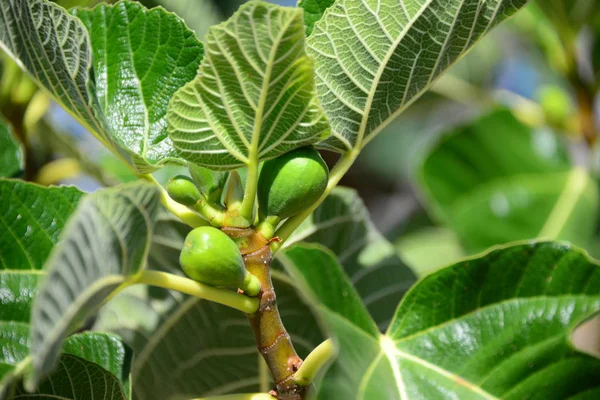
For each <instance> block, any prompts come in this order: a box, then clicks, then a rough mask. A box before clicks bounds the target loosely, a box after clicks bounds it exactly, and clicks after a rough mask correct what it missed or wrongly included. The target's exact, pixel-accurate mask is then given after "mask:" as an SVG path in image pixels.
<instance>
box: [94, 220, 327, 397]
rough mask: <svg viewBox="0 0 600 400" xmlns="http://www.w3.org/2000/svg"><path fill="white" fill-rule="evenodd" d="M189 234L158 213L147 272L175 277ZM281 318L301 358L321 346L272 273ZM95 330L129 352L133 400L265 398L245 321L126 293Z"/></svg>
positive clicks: (183, 301)
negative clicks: (123, 343)
mask: <svg viewBox="0 0 600 400" xmlns="http://www.w3.org/2000/svg"><path fill="white" fill-rule="evenodd" d="M189 230H190V228H189V227H187V226H185V225H184V224H182V223H181V222H178V221H177V220H175V219H173V217H172V216H170V215H167V214H166V213H164V214H161V215H160V216H159V218H158V220H157V224H156V227H155V232H156V233H155V235H154V237H153V245H152V249H151V251H150V258H149V261H148V265H149V267H151V268H155V269H162V270H167V271H169V272H172V273H181V269H180V267H179V252H180V251H181V248H182V246H183V242H184V238H185V236H186V235H187V233H188V232H189ZM273 274H274V275H273V281H274V285H275V287H276V291H277V303H278V306H279V310H280V314H281V318H282V320H283V322H284V324H285V327H286V328H287V330H288V332H289V333H290V336H291V338H292V341H293V342H294V345H295V346H296V350H297V351H298V352H299V354H300V356H301V357H304V356H306V355H307V354H308V353H309V352H310V351H311V350H312V349H313V348H315V347H316V346H317V345H318V344H319V343H320V342H321V341H322V334H321V329H320V328H319V326H318V324H317V323H316V321H315V318H314V317H313V315H312V312H311V310H310V309H309V308H308V307H307V306H306V305H305V304H304V303H303V301H302V300H301V299H300V298H299V296H298V294H297V292H296V290H295V287H294V286H293V284H292V282H291V281H290V279H289V277H288V276H287V275H285V274H284V273H283V272H281V271H274V272H273ZM95 328H96V329H100V330H105V331H110V332H114V333H116V334H118V335H119V336H121V337H123V339H124V340H125V341H126V342H127V343H128V344H129V345H130V346H131V347H132V348H133V350H134V352H135V353H136V358H135V362H134V364H133V368H132V369H133V371H135V372H134V375H133V378H132V383H133V385H132V386H133V397H134V398H135V399H140V400H142V399H143V400H162V399H165V398H169V396H174V397H175V398H194V397H199V396H202V397H203V396H212V395H219V394H227V393H242V392H251V391H258V390H260V391H263V392H264V391H267V390H269V389H271V388H272V384H271V382H270V374H269V373H268V371H267V370H266V368H262V367H259V365H261V361H260V360H261V356H260V355H259V354H258V351H257V350H256V342H255V340H254V336H253V334H252V331H251V330H250V327H249V323H248V321H247V319H246V317H245V316H244V315H243V314H242V313H240V312H239V311H236V310H233V309H230V308H227V307H224V306H221V305H218V304H215V303H211V302H208V301H204V300H201V299H198V298H193V297H189V296H185V295H182V294H181V293H177V292H173V291H165V290H156V289H155V288H145V287H132V288H128V289H126V290H125V291H124V292H123V293H120V294H119V295H117V296H116V297H115V298H114V299H112V300H111V301H110V302H109V303H108V304H107V305H106V306H104V307H103V308H102V310H101V312H100V316H99V318H98V321H97V322H96V325H95Z"/></svg>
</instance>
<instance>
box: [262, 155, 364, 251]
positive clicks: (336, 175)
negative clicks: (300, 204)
mask: <svg viewBox="0 0 600 400" xmlns="http://www.w3.org/2000/svg"><path fill="white" fill-rule="evenodd" d="M359 153H360V150H352V151H349V152H346V153H344V154H343V155H342V157H341V158H340V159H339V161H338V162H337V164H336V165H335V166H334V167H333V169H332V170H331V173H330V174H329V181H328V182H327V188H326V189H325V192H324V193H323V195H321V197H320V198H319V200H317V201H316V202H315V203H314V204H313V205H312V206H311V207H310V208H307V209H306V210H304V211H303V212H301V213H300V214H297V215H295V216H293V217H291V218H290V219H288V220H287V221H285V222H284V223H283V225H281V226H280V227H279V229H277V230H276V231H275V235H274V237H277V238H279V240H278V241H273V242H272V243H271V245H270V246H271V251H273V252H274V253H275V252H276V251H277V250H279V248H281V246H282V245H283V244H284V242H285V241H286V240H287V239H289V237H290V236H291V235H292V233H294V231H295V230H296V229H297V228H298V227H299V226H300V224H301V223H302V222H303V221H304V220H305V219H306V218H308V217H309V216H310V215H311V214H312V213H313V211H315V209H316V208H317V207H319V205H321V203H322V202H323V201H324V200H325V199H326V198H327V196H329V193H331V191H332V190H333V189H334V188H335V187H336V186H337V184H338V183H339V182H340V180H341V179H342V178H343V177H344V175H345V174H346V172H348V170H349V169H350V167H351V166H352V164H354V161H355V160H356V158H357V157H358V154H359Z"/></svg>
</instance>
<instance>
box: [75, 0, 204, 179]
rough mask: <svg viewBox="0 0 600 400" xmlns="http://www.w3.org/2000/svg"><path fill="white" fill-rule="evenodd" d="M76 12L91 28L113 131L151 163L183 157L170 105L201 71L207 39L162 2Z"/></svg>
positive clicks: (101, 97) (99, 90) (99, 85)
mask: <svg viewBox="0 0 600 400" xmlns="http://www.w3.org/2000/svg"><path fill="white" fill-rule="evenodd" d="M72 13H73V15H75V16H76V17H78V18H79V19H80V20H81V22H82V23H83V25H84V26H85V27H86V28H87V30H88V32H89V37H90V43H91V48H92V53H93V67H94V78H95V82H96V87H95V93H96V96H97V98H98V103H99V105H100V108H101V110H102V112H103V114H104V116H105V118H106V120H107V122H108V124H109V126H110V131H111V132H112V135H113V136H115V137H117V138H118V139H119V141H120V142H121V143H123V144H124V145H125V146H126V148H127V149H129V150H130V151H131V152H133V153H134V154H137V155H139V156H141V157H142V158H143V159H144V160H145V161H146V163H148V164H149V165H150V166H156V165H159V164H164V163H166V162H168V161H169V160H170V159H173V158H177V154H176V151H175V149H174V148H173V146H172V143H171V140H170V139H169V138H168V136H167V105H168V104H169V101H170V100H171V97H172V96H173V94H174V93H175V92H176V91H177V89H179V88H180V87H182V86H183V85H185V84H186V83H187V82H189V81H190V80H192V79H193V78H194V77H195V76H196V71H197V69H198V65H199V64H200V60H201V59H202V56H203V53H204V49H203V46H202V43H200V42H199V41H198V39H196V36H195V34H194V33H193V32H192V31H191V30H189V29H188V28H187V27H186V26H185V24H184V22H183V21H182V20H181V19H180V18H179V17H178V16H176V15H175V14H172V13H168V12H166V11H165V10H164V9H162V8H154V9H151V10H148V9H146V8H145V7H143V6H142V5H141V4H139V3H136V2H129V1H121V2H118V3H117V4H115V5H107V4H101V5H98V6H96V7H95V8H93V9H83V8H78V9H74V10H73V11H72ZM147 168H151V167H147Z"/></svg>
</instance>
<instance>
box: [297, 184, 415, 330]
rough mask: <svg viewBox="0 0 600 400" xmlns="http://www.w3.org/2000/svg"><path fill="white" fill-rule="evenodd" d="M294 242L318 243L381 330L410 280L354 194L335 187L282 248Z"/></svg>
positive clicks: (410, 273)
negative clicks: (333, 257) (331, 256)
mask: <svg viewBox="0 0 600 400" xmlns="http://www.w3.org/2000/svg"><path fill="white" fill-rule="evenodd" d="M299 241H305V242H315V243H320V244H322V245H324V246H325V247H327V248H329V249H330V250H331V251H333V252H334V253H335V254H336V256H337V257H338V260H339V261H340V263H341V264H342V265H343V266H344V270H345V271H346V273H347V274H348V275H349V276H350V279H351V280H352V284H353V285H354V287H355V288H356V290H357V291H358V293H359V294H360V295H361V297H362V298H363V301H364V302H365V304H366V306H367V308H368V310H369V312H370V313H371V315H372V317H373V318H374V319H375V321H376V322H377V325H378V326H379V327H380V328H381V329H385V328H386V327H387V325H388V323H389V321H390V320H391V318H392V316H393V314H394V310H395V309H396V304H398V302H399V301H400V299H401V298H402V296H403V295H404V293H405V292H406V291H407V290H408V289H409V288H410V287H411V285H412V284H413V283H414V282H415V275H414V274H413V272H412V271H411V270H410V269H409V268H408V267H407V266H406V265H405V264H404V263H403V262H402V260H400V259H399V258H398V256H397V255H396V251H395V250H394V247H393V246H392V244H391V243H389V242H388V241H387V240H386V239H385V238H384V237H383V236H382V235H381V233H379V231H377V229H376V228H375V226H374V225H373V222H372V221H371V217H370V216H369V212H368V210H367V208H366V207H365V205H364V204H363V202H362V200H361V199H360V197H359V196H358V194H357V193H356V191H354V190H353V189H349V188H343V187H338V188H335V189H334V190H333V191H332V192H331V194H330V195H329V196H328V197H327V199H325V201H324V202H323V203H322V204H321V205H320V206H319V208H317V209H316V210H315V212H314V213H313V214H312V215H311V216H310V217H309V218H307V219H306V221H304V223H303V224H302V225H301V226H300V227H299V228H298V229H297V230H296V232H294V234H293V235H292V237H290V240H289V241H288V242H287V243H286V246H290V245H292V244H293V243H297V242H299Z"/></svg>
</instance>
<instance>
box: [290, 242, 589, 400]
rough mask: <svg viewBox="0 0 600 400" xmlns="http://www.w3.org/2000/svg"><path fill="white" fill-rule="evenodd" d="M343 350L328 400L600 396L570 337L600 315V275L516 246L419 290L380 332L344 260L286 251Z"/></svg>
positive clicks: (547, 246)
mask: <svg viewBox="0 0 600 400" xmlns="http://www.w3.org/2000/svg"><path fill="white" fill-rule="evenodd" d="M282 257H283V258H284V264H285V266H286V268H287V269H288V271H289V272H290V273H291V274H292V276H293V278H294V279H295V280H297V282H298V283H299V284H301V285H302V286H303V287H304V288H305V290H306V291H307V293H308V295H309V296H311V297H313V299H314V300H315V304H316V306H315V307H316V309H317V310H318V311H319V312H320V314H321V317H322V318H323V321H324V322H325V324H326V326H327V327H328V329H329V330H330V332H331V334H332V335H333V336H334V338H335V339H336V341H337V344H338V346H339V350H340V351H339V354H338V356H337V360H336V362H335V363H334V364H333V366H332V367H331V368H330V369H329V370H328V371H327V373H326V375H325V377H324V379H323V381H322V384H321V387H320V388H319V396H318V397H319V398H323V399H346V398H353V399H389V400H392V399H428V400H436V399H500V398H502V399H523V398H535V399H545V400H553V399H556V400H562V399H567V398H573V399H574V398H577V399H583V398H595V397H594V396H595V395H597V394H598V393H600V360H599V359H598V358H595V357H593V356H590V355H587V354H583V353H580V352H578V351H577V350H575V349H574V347H573V345H572V344H571V342H570V334H571V332H572V330H573V329H574V328H575V326H577V325H578V324H579V323H581V322H582V321H584V320H586V319H587V318H590V317H591V316H592V315H594V314H595V313H597V312H598V311H600V268H599V266H598V264H596V263H595V262H592V261H590V260H589V258H588V257H587V256H586V255H585V254H584V253H582V252H581V251H580V250H577V249H574V248H572V247H570V246H569V245H566V244H560V243H552V242H542V243H530V244H518V245H513V246H508V247H505V248H500V249H497V250H494V251H492V252H490V253H488V254H485V255H483V256H478V257H475V258H472V259H469V260H466V261H464V262H459V263H457V264H455V265H453V266H451V267H448V268H445V269H443V270H441V271H439V272H437V273H434V274H432V275H429V276H428V277H426V278H425V279H423V280H422V281H420V282H419V283H418V284H417V285H416V286H415V287H414V288H413V289H412V290H411V291H410V292H409V293H408V294H407V295H406V297H405V298H404V299H403V300H402V302H401V303H400V306H399V307H398V310H397V312H396V315H395V317H394V320H393V321H392V323H391V325H390V328H389V330H388V331H387V333H386V334H384V335H382V334H379V332H378V331H377V330H376V328H375V326H374V323H373V321H371V320H370V319H369V317H368V313H367V311H366V309H365V308H364V307H363V306H362V304H360V300H359V297H358V294H357V293H356V292H355V291H354V290H353V289H352V287H351V285H350V283H349V281H348V278H347V277H346V276H345V275H344V273H343V272H342V271H341V267H340V266H339V265H338V264H337V262H336V260H335V258H334V256H333V255H332V254H330V253H329V252H328V251H326V250H325V249H323V248H320V247H317V246H315V245H297V246H295V247H293V248H291V249H288V250H285V251H284V253H283V256H282Z"/></svg>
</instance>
